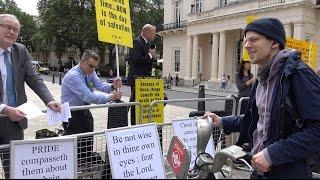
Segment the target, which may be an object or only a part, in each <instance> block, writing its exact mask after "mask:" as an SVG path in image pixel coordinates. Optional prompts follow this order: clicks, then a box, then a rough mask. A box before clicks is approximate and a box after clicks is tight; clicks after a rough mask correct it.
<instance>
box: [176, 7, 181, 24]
mask: <svg viewBox="0 0 320 180" xmlns="http://www.w3.org/2000/svg"><path fill="white" fill-rule="evenodd" d="M174 20H175V23H176V24H177V25H180V20H181V1H175V2H174Z"/></svg>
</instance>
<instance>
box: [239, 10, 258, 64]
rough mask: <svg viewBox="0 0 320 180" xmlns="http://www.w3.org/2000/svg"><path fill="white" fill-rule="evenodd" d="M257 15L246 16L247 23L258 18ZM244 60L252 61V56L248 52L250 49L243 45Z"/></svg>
mask: <svg viewBox="0 0 320 180" xmlns="http://www.w3.org/2000/svg"><path fill="white" fill-rule="evenodd" d="M257 19H258V17H257V16H247V18H246V24H250V23H252V21H254V20H257ZM242 60H243V61H251V59H250V56H249V54H248V51H247V50H246V49H245V48H244V47H243V49H242Z"/></svg>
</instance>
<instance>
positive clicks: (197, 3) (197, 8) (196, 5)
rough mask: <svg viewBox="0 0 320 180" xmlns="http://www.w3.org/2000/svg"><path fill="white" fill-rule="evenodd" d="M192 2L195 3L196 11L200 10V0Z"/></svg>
mask: <svg viewBox="0 0 320 180" xmlns="http://www.w3.org/2000/svg"><path fill="white" fill-rule="evenodd" d="M194 4H195V8H196V12H201V11H202V0H196V1H195V3H194Z"/></svg>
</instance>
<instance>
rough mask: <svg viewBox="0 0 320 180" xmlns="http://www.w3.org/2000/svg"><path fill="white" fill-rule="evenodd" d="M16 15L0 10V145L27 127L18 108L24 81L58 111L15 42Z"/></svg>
mask: <svg viewBox="0 0 320 180" xmlns="http://www.w3.org/2000/svg"><path fill="white" fill-rule="evenodd" d="M20 27H21V26H20V23H19V20H18V19H17V17H16V16H14V15H11V14H0V74H1V76H0V113H2V114H5V115H7V117H1V118H0V145H2V144H9V143H10V141H11V140H21V139H23V138H24V134H23V130H24V129H26V128H27V127H28V121H27V119H26V118H25V114H24V113H23V112H22V111H20V110H19V109H17V108H16V107H18V106H19V105H21V104H23V103H26V102H27V95H26V93H25V83H26V84H27V85H28V86H29V87H30V88H31V89H32V90H33V91H34V92H35V93H36V94H37V95H38V96H39V97H40V98H41V100H42V101H43V102H44V103H45V104H46V105H47V106H48V107H49V108H50V109H52V110H55V111H60V110H61V106H60V103H57V102H55V101H54V99H53V97H52V95H51V93H50V92H49V90H48V88H47V87H46V85H45V84H44V83H43V80H42V78H41V77H40V76H39V75H38V74H37V73H36V71H35V68H33V65H32V62H31V59H30V54H29V53H28V50H27V48H26V47H25V46H24V45H22V44H19V43H16V41H17V38H18V36H19V32H20ZM0 154H1V159H2V167H4V172H5V177H6V178H9V168H10V167H9V165H10V164H9V163H10V162H9V160H10V153H7V152H0Z"/></svg>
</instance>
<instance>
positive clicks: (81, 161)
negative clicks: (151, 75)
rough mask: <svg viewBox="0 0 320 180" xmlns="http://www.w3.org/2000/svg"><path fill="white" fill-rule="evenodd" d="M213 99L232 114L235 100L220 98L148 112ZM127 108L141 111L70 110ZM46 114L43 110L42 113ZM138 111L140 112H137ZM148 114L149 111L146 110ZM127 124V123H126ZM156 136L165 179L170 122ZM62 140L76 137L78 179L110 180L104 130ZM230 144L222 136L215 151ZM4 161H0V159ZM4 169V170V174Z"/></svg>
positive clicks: (1, 174) (2, 150)
mask: <svg viewBox="0 0 320 180" xmlns="http://www.w3.org/2000/svg"><path fill="white" fill-rule="evenodd" d="M213 100H216V101H217V100H232V101H233V108H232V114H235V112H236V109H235V104H236V100H235V98H233V97H220V98H196V99H179V100H163V101H154V102H152V103H151V104H150V109H151V111H152V107H153V106H154V105H155V104H156V103H168V104H170V103H173V102H175V103H177V102H192V101H213ZM127 105H138V106H139V107H140V108H142V105H141V104H140V103H137V102H130V103H114V104H103V105H86V106H77V107H71V108H70V109H71V110H72V111H74V110H83V109H94V108H104V107H118V106H127ZM44 112H46V111H44ZM140 112H142V111H140ZM149 112H150V111H149ZM141 119H142V114H141V113H140V121H141ZM128 124H130V122H128ZM157 127H158V129H160V131H158V133H159V136H160V137H161V138H160V139H161V141H160V145H161V147H162V153H163V160H164V162H165V168H166V172H167V176H168V178H170V177H171V176H172V172H171V170H170V168H169V165H168V164H166V161H165V158H166V155H167V152H168V149H169V146H170V142H171V139H172V136H173V128H172V123H163V124H157ZM64 137H76V138H77V144H78V147H77V149H78V153H77V164H76V166H77V169H78V172H77V173H78V178H79V179H104V178H107V179H110V178H112V177H111V170H110V165H109V160H108V154H107V151H106V138H105V131H97V132H88V133H81V134H73V135H68V136H64ZM220 138H221V137H220V133H215V132H214V133H213V139H214V140H217V139H220ZM232 144H234V140H233V139H232V137H228V136H225V137H223V144H222V145H221V146H220V147H218V148H216V149H219V148H224V147H227V146H229V145H232ZM9 153H10V145H1V146H0V155H1V158H3V157H4V155H6V154H9ZM3 160H4V159H3ZM7 160H9V159H7ZM4 169H5V171H4ZM5 173H7V177H9V176H8V175H9V167H3V166H2V165H1V166H0V178H5Z"/></svg>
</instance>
